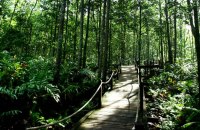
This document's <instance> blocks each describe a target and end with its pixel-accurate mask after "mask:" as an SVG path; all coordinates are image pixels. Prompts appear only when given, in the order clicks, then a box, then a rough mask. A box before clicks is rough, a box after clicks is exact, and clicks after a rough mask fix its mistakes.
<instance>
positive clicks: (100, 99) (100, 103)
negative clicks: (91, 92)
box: [98, 84, 103, 108]
mask: <svg viewBox="0 0 200 130" xmlns="http://www.w3.org/2000/svg"><path fill="white" fill-rule="evenodd" d="M102 87H103V84H102V85H101V88H100V90H99V92H98V93H99V94H98V95H99V96H98V108H101V107H102V93H103V90H102Z"/></svg>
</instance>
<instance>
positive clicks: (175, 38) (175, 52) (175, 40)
mask: <svg viewBox="0 0 200 130" xmlns="http://www.w3.org/2000/svg"><path fill="white" fill-rule="evenodd" d="M176 5H177V0H174V8H175V9H174V63H176V57H177V30H176V13H177V11H176V9H177V7H176Z"/></svg>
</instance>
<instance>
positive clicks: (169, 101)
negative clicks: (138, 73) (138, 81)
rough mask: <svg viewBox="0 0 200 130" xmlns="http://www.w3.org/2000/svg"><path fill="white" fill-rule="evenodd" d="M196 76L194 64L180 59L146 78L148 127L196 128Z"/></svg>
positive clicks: (199, 125) (168, 129) (199, 117)
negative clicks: (180, 61)
mask: <svg viewBox="0 0 200 130" xmlns="http://www.w3.org/2000/svg"><path fill="white" fill-rule="evenodd" d="M196 78H197V72H196V65H194V64H191V63H187V62H184V63H179V64H176V65H170V66H167V67H166V68H165V69H164V71H163V72H162V73H160V74H159V75H156V76H154V77H152V78H150V79H149V81H148V82H149V84H150V86H149V89H148V92H147V93H146V96H147V97H148V98H147V116H148V117H149V122H148V126H149V128H150V129H162V130H188V129H193V130H199V129H200V109H199V107H198V103H199V98H198V91H199V90H198V85H197V80H196Z"/></svg>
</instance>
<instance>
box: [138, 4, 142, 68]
mask: <svg viewBox="0 0 200 130" xmlns="http://www.w3.org/2000/svg"><path fill="white" fill-rule="evenodd" d="M139 13H140V20H139V21H140V22H139V40H138V64H139V65H140V63H141V44H142V5H141V1H139Z"/></svg>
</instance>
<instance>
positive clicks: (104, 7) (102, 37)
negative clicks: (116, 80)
mask: <svg viewBox="0 0 200 130" xmlns="http://www.w3.org/2000/svg"><path fill="white" fill-rule="evenodd" d="M105 26H106V0H104V2H103V17H102V25H101V27H102V29H101V46H100V56H101V61H100V71H101V79H102V80H103V81H105V77H103V76H104V75H103V59H104V56H105V55H104V53H105V52H104V48H105V35H106V32H105Z"/></svg>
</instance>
